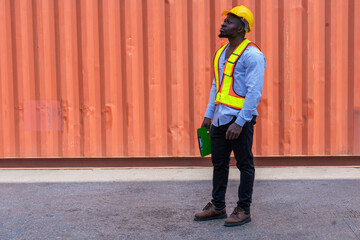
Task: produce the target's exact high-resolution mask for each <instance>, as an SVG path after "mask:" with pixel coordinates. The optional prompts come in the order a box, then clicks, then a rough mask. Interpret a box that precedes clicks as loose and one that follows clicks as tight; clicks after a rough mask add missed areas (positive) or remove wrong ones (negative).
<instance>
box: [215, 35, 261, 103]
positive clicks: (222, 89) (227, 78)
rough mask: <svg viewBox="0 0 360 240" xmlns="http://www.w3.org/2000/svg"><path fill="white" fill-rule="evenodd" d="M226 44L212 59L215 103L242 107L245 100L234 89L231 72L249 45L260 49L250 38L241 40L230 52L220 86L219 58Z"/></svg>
mask: <svg viewBox="0 0 360 240" xmlns="http://www.w3.org/2000/svg"><path fill="white" fill-rule="evenodd" d="M227 45H228V44H226V45H224V46H222V47H221V48H220V49H219V50H218V51H217V52H216V55H215V59H214V72H215V79H216V92H217V93H216V98H215V104H219V103H222V104H224V105H226V106H229V107H232V108H235V109H242V107H243V105H244V101H245V97H242V96H239V95H237V94H236V93H235V91H234V86H233V85H234V78H233V72H234V68H235V65H236V62H237V61H238V60H239V58H240V56H241V54H242V53H243V52H244V50H245V49H246V48H247V46H249V45H253V46H255V47H256V48H258V49H259V50H260V48H259V47H258V46H256V45H255V44H254V43H252V42H251V41H250V40H248V39H245V40H244V41H242V42H241V43H240V44H239V46H237V47H236V49H235V50H234V52H232V53H231V55H230V56H229V58H228V59H227V61H226V63H225V67H224V76H223V79H222V82H221V86H220V79H219V76H220V70H219V60H220V56H221V54H222V53H223V51H224V50H225V48H226V46H227Z"/></svg>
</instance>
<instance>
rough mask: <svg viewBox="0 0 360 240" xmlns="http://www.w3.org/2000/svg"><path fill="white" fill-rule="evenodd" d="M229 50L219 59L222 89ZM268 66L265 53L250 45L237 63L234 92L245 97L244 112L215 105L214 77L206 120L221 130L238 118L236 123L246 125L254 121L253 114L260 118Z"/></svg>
mask: <svg viewBox="0 0 360 240" xmlns="http://www.w3.org/2000/svg"><path fill="white" fill-rule="evenodd" d="M228 47H229V45H228V46H227V47H226V48H225V50H224V51H223V52H222V54H221V55H220V59H219V72H220V74H219V79H220V86H221V82H222V79H223V74H224V67H225V63H226V60H227V59H225V53H226V50H227V48H228ZM265 67H266V60H265V56H264V55H263V54H262V52H261V51H259V49H257V48H256V47H254V46H251V45H250V46H248V47H247V48H246V49H245V50H244V52H243V54H242V55H241V56H240V58H239V60H238V62H237V63H236V65H235V69H234V73H233V78H234V80H233V81H234V83H233V86H234V91H235V93H236V94H237V95H240V96H243V97H245V101H244V105H243V108H242V109H241V110H239V109H234V108H231V107H228V106H226V105H224V104H221V103H219V104H217V105H215V97H216V80H215V78H214V80H213V84H212V87H211V91H210V97H209V103H208V105H207V108H206V112H205V117H206V118H210V119H213V125H214V126H216V127H218V126H221V125H225V124H227V123H229V122H230V121H231V120H232V119H233V118H234V117H236V120H235V123H237V124H238V125H240V126H244V124H245V122H250V121H251V119H252V118H253V115H255V116H258V112H257V110H256V107H257V105H258V103H259V101H260V97H261V95H262V87H263V82H264V71H265Z"/></svg>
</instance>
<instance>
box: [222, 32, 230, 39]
mask: <svg viewBox="0 0 360 240" xmlns="http://www.w3.org/2000/svg"><path fill="white" fill-rule="evenodd" d="M230 37H231V35H230V34H226V33H220V34H219V38H230Z"/></svg>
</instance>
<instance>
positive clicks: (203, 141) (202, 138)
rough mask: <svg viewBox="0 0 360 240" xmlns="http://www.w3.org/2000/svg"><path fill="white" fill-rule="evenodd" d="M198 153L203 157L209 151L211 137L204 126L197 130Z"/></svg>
mask: <svg viewBox="0 0 360 240" xmlns="http://www.w3.org/2000/svg"><path fill="white" fill-rule="evenodd" d="M197 135H198V141H199V149H200V155H201V156H202V157H205V156H206V155H209V154H210V153H211V138H210V134H209V133H208V132H207V128H206V127H202V128H199V129H198V130H197Z"/></svg>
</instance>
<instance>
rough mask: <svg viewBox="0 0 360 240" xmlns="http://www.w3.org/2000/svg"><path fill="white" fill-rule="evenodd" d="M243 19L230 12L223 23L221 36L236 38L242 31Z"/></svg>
mask: <svg viewBox="0 0 360 240" xmlns="http://www.w3.org/2000/svg"><path fill="white" fill-rule="evenodd" d="M242 27H243V26H242V23H241V20H240V19H239V18H237V17H235V16H234V15H232V14H229V15H228V16H227V17H226V18H225V20H224V23H223V24H221V28H220V34H219V37H220V38H234V37H236V36H238V35H239V34H240V33H241V30H242V29H241V28H242Z"/></svg>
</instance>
